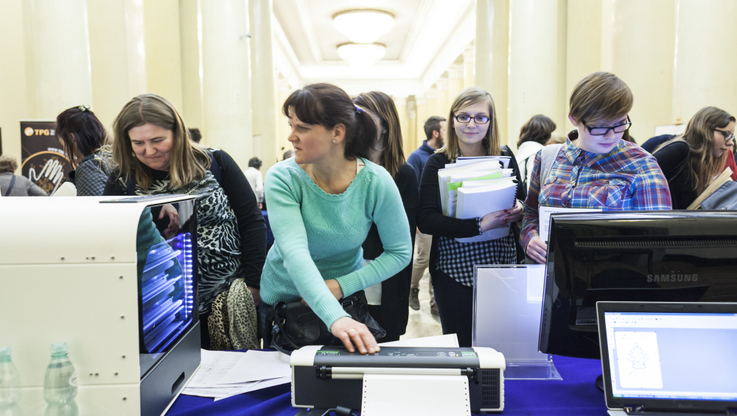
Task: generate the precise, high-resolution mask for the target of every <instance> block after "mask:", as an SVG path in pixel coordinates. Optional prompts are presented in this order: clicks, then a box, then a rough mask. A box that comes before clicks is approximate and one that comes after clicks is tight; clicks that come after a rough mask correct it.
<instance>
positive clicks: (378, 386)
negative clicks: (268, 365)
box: [290, 346, 506, 415]
mask: <svg viewBox="0 0 737 416" xmlns="http://www.w3.org/2000/svg"><path fill="white" fill-rule="evenodd" d="M290 365H291V366H292V406H294V407H301V408H315V409H333V408H338V407H342V408H346V409H352V410H358V409H361V411H362V413H361V414H362V415H363V414H364V412H365V414H429V413H428V412H430V413H432V414H443V415H447V414H465V412H463V413H462V412H460V411H461V410H463V409H464V408H465V409H466V411H467V412H468V413H469V414H470V412H475V413H476V412H479V411H482V412H493V411H502V410H504V369H505V367H506V364H505V361H504V356H503V355H502V354H501V353H499V352H497V351H495V350H494V349H492V348H485V347H474V348H419V347H388V346H384V347H381V351H379V352H378V353H377V354H371V355H363V354H359V353H357V352H355V353H350V352H348V351H347V350H346V349H345V348H343V347H324V346H306V347H302V348H300V349H299V350H297V351H294V352H293V353H292V356H291V360H290ZM440 406H449V407H448V408H446V409H440V408H439V407H440ZM407 412H409V413H407ZM312 413H313V412H310V413H309V414H312Z"/></svg>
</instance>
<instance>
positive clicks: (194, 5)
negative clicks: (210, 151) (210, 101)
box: [179, 0, 208, 145]
mask: <svg viewBox="0 0 737 416" xmlns="http://www.w3.org/2000/svg"><path fill="white" fill-rule="evenodd" d="M201 7H202V6H201V2H200V0H188V1H182V2H179V22H180V23H179V32H180V35H179V37H180V42H181V45H182V108H181V109H180V111H181V113H182V117H184V121H185V123H187V127H190V128H193V127H196V128H198V129H200V132H201V133H204V131H205V124H204V120H203V114H202V112H203V107H202V103H203V97H202V43H201V42H200V40H201V39H202V18H201V17H202V13H201ZM207 143H208V138H207V137H206V136H203V137H202V144H203V145H207Z"/></svg>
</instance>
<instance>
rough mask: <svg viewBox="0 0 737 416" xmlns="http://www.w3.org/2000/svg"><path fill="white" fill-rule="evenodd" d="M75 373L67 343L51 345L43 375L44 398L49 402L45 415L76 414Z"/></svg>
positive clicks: (62, 415) (66, 415) (69, 415)
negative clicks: (49, 356) (47, 363)
mask: <svg viewBox="0 0 737 416" xmlns="http://www.w3.org/2000/svg"><path fill="white" fill-rule="evenodd" d="M76 395H77V373H76V371H75V370H74V365H72V362H71V360H69V354H68V353H67V343H66V342H61V343H58V344H52V345H51V362H50V363H49V366H48V367H47V368H46V376H45V377H44V399H45V400H46V401H47V402H48V403H49V407H47V408H46V413H45V415H46V416H77V415H78V414H79V410H78V409H77V403H76V402H75V401H74V397H75V396H76Z"/></svg>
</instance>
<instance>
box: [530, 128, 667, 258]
mask: <svg viewBox="0 0 737 416" xmlns="http://www.w3.org/2000/svg"><path fill="white" fill-rule="evenodd" d="M577 138H578V132H575V131H574V132H571V134H569V136H568V140H566V143H565V144H564V145H563V146H562V147H561V150H560V151H559V152H558V155H557V157H556V159H555V162H554V163H553V166H552V167H551V169H550V173H549V174H548V177H547V178H545V182H544V184H543V186H542V191H541V187H540V154H541V153H540V152H538V154H537V155H536V156H535V163H534V166H533V171H532V178H531V181H530V189H529V191H528V193H527V199H526V200H525V217H524V221H523V223H522V247H524V248H525V249H527V245H528V244H529V242H530V240H531V239H532V238H533V237H535V236H537V235H539V218H538V206H550V207H566V208H600V209H602V210H604V211H628V210H670V209H671V198H670V190H669V189H668V181H667V180H666V179H665V176H664V175H663V172H662V171H661V170H660V167H659V166H658V163H657V161H656V160H655V158H654V157H653V156H651V155H650V154H649V153H647V152H646V151H644V150H643V149H642V148H641V147H640V146H638V145H637V144H634V143H629V142H626V141H624V140H622V141H620V142H619V144H617V145H616V146H615V147H614V149H612V151H610V152H609V153H605V154H597V153H589V152H586V151H584V150H582V149H579V148H578V147H577V146H576V145H575V144H573V143H572V142H571V140H575V139H577Z"/></svg>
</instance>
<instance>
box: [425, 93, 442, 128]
mask: <svg viewBox="0 0 737 416" xmlns="http://www.w3.org/2000/svg"><path fill="white" fill-rule="evenodd" d="M425 99H426V100H427V101H426V106H425V111H426V114H427V117H430V116H439V115H440V113H439V112H438V89H437V87H436V85H433V86H432V87H431V88H430V89H429V90H427V92H426V93H425ZM427 117H425V119H427ZM422 122H423V123H424V122H425V120H422Z"/></svg>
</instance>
